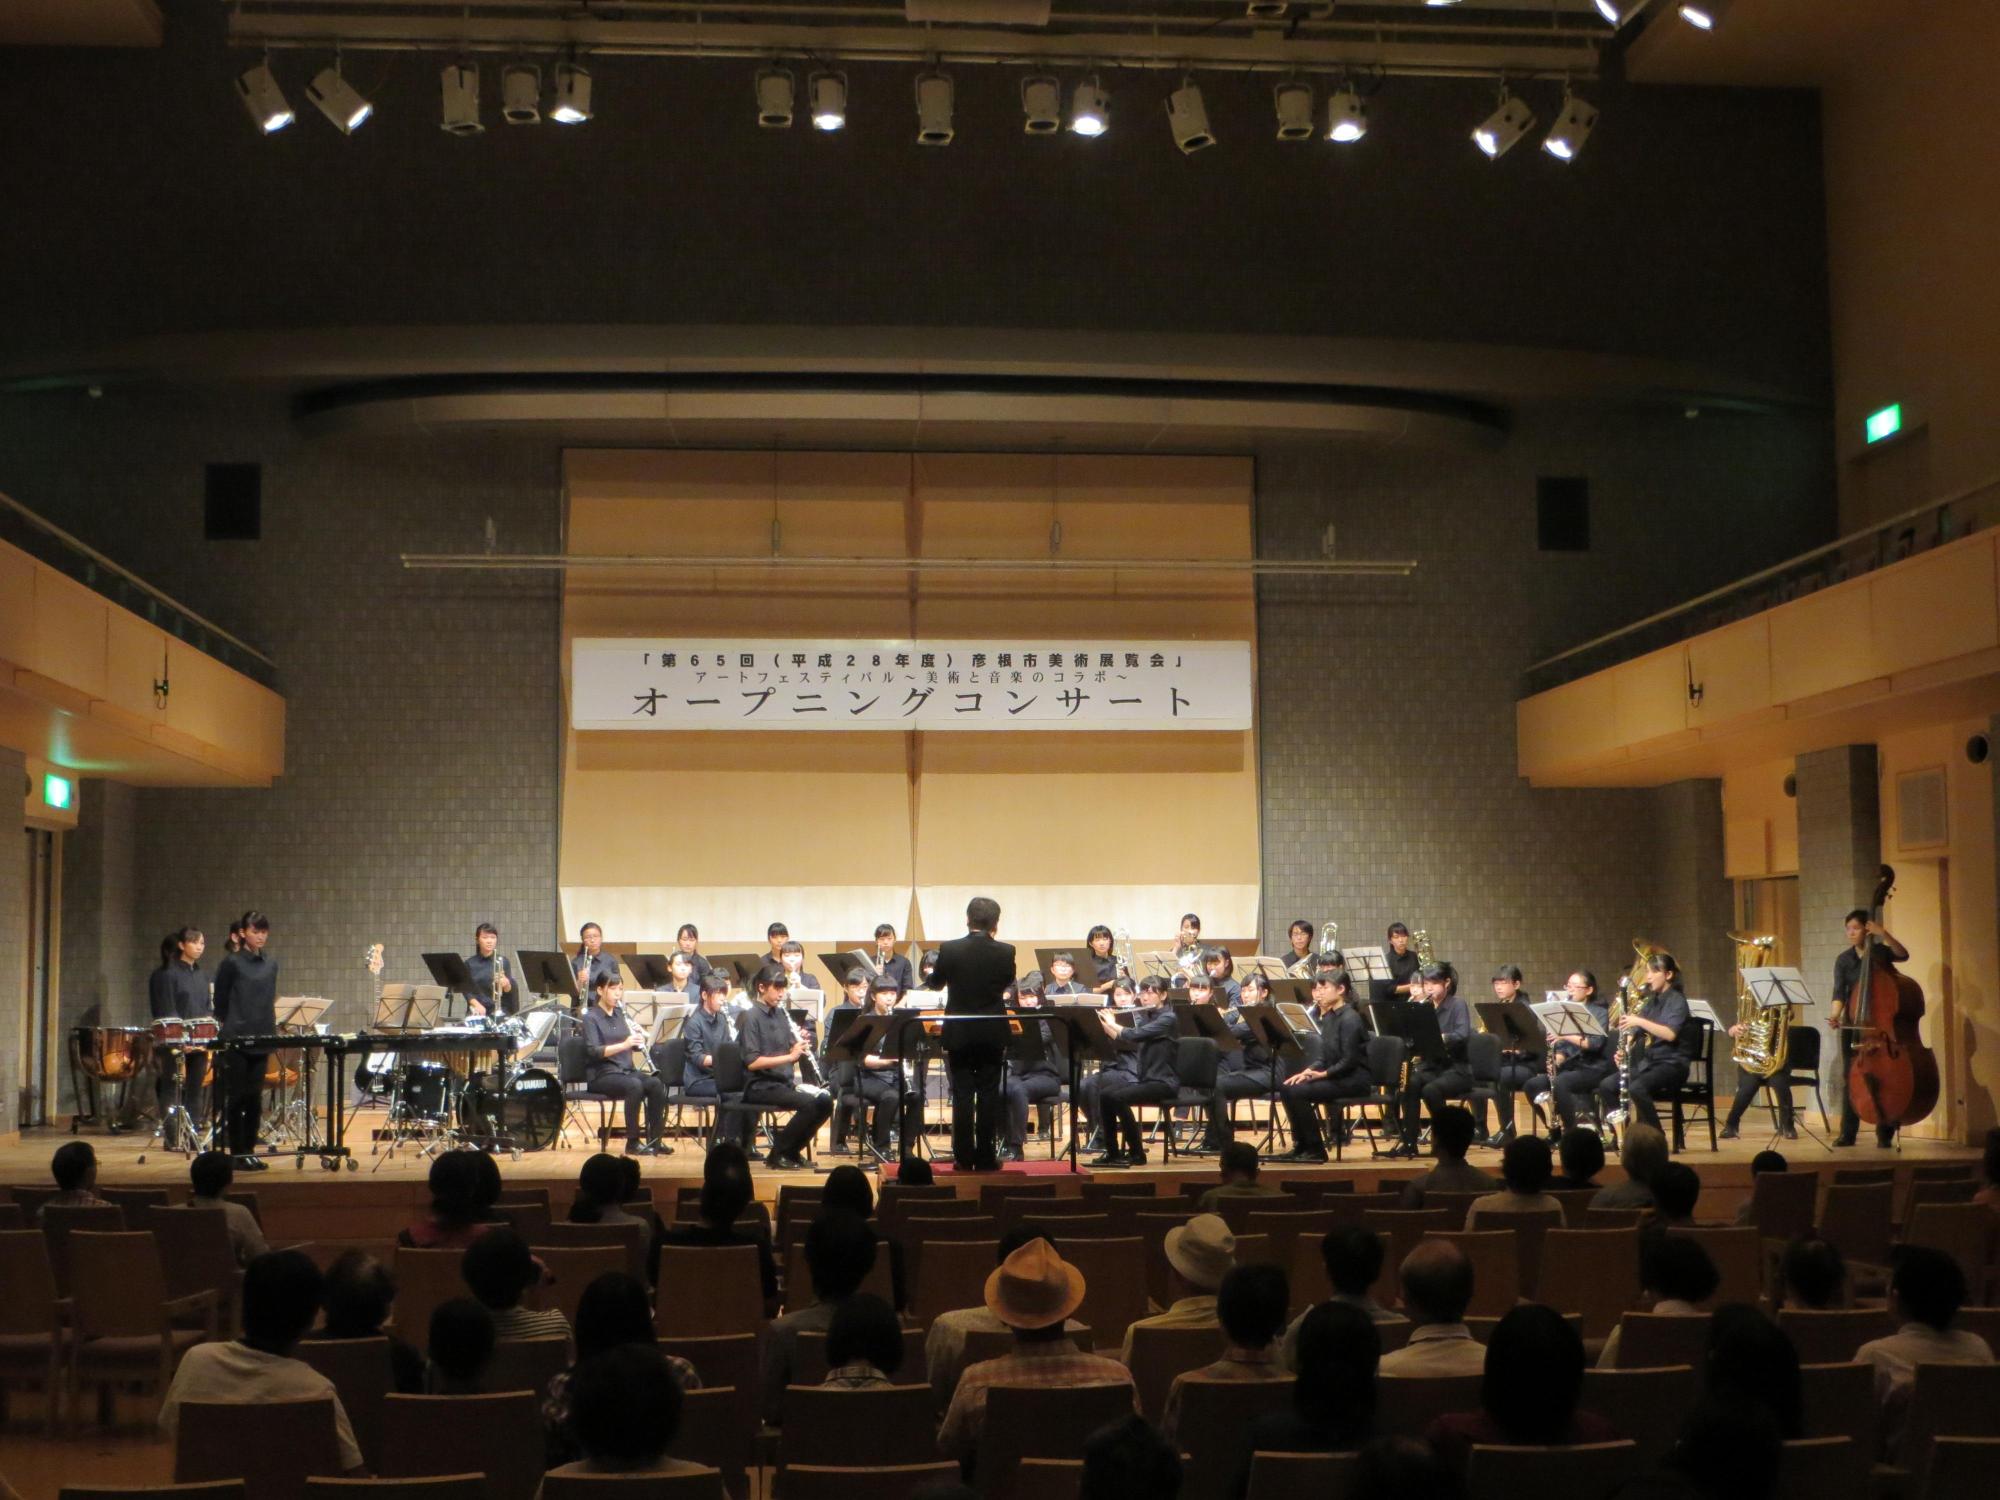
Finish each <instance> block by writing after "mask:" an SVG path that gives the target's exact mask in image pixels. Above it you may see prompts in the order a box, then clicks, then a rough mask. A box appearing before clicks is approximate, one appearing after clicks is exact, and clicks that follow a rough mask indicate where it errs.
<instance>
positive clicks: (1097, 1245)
mask: <svg viewBox="0 0 2000 1500" xmlns="http://www.w3.org/2000/svg"><path fill="white" fill-rule="evenodd" d="M1139 1253H1140V1242H1139V1241H1138V1240H1074V1241H1068V1242H1065V1243H1064V1244H1063V1246H1062V1257H1063V1259H1064V1260H1066V1261H1068V1262H1069V1263H1070V1264H1071V1265H1073V1266H1075V1267H1076V1268H1077V1270H1079V1271H1081V1272H1082V1273H1083V1303H1082V1305H1081V1306H1079V1307H1078V1308H1077V1310H1076V1318H1077V1320H1078V1321H1079V1322H1082V1323H1088V1324H1089V1325H1090V1326H1091V1328H1092V1330H1094V1331H1095V1333H1096V1335H1097V1344H1098V1347H1099V1348H1101V1349H1106V1350H1113V1349H1121V1348H1123V1347H1124V1344H1125V1330H1126V1328H1127V1327H1128V1326H1129V1325H1131V1324H1133V1323H1136V1322H1138V1321H1139V1319H1141V1318H1143V1317H1145V1316H1146V1283H1145V1280H1144V1278H1142V1277H1139V1276H1135V1275H1133V1274H1132V1270H1133V1263H1134V1262H1135V1261H1137V1260H1138V1258H1139ZM1161 1254H1162V1256H1163V1257H1164V1255H1165V1251H1164V1249H1163V1250H1162V1252H1161ZM1052 1456H1053V1457H1058V1458H1060V1457H1062V1455H1061V1454H1055V1455H1052Z"/></svg>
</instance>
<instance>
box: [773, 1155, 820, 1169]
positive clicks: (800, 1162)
mask: <svg viewBox="0 0 2000 1500" xmlns="http://www.w3.org/2000/svg"><path fill="white" fill-rule="evenodd" d="M767 1164H768V1165H770V1166H773V1167H776V1168H777V1169H778V1170H779V1171H780V1172H810V1171H811V1170H812V1168H811V1167H809V1166H808V1165H806V1161H805V1158H804V1157H801V1156H777V1155H773V1156H772V1157H770V1158H769V1161H768V1163H767Z"/></svg>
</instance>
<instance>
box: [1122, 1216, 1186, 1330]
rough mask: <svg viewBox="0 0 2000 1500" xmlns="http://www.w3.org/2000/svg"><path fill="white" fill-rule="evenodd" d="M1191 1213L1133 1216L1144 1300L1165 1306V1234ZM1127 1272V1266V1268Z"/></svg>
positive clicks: (1176, 1227)
mask: <svg viewBox="0 0 2000 1500" xmlns="http://www.w3.org/2000/svg"><path fill="white" fill-rule="evenodd" d="M1193 1217H1194V1215H1193V1214H1192V1213H1191V1212H1189V1211H1188V1210H1187V1209H1185V1208H1182V1209H1169V1210H1165V1211H1163V1212H1158V1213H1142V1214H1135V1215H1134V1216H1133V1220H1132V1222H1133V1225H1134V1227H1135V1228H1136V1229H1137V1230H1138V1234H1139V1242H1140V1244H1141V1245H1142V1246H1144V1250H1143V1251H1142V1254H1143V1256H1144V1277H1143V1283H1144V1285H1143V1291H1144V1295H1145V1297H1146V1300H1148V1301H1149V1302H1153V1303H1156V1304H1157V1305H1159V1306H1160V1307H1165V1306H1166V1305H1167V1302H1168V1300H1169V1298H1168V1296H1167V1235H1168V1233H1169V1232H1170V1231H1172V1230H1175V1229H1179V1228H1180V1227H1181V1226H1182V1225H1184V1224H1186V1223H1187V1221H1188V1220H1189V1219H1191V1218H1193ZM1128 1274H1129V1269H1128Z"/></svg>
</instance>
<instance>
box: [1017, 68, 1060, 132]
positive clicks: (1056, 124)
mask: <svg viewBox="0 0 2000 1500" xmlns="http://www.w3.org/2000/svg"><path fill="white" fill-rule="evenodd" d="M1021 113H1022V114H1023V115H1025V116H1026V117H1027V119H1026V123H1025V124H1024V125H1023V126H1022V128H1023V129H1024V130H1026V131H1027V132H1028V134H1029V135H1054V134H1055V133H1056V132H1057V131H1059V130H1061V129H1062V85H1061V84H1060V83H1058V82H1057V81H1056V80H1055V79H1053V78H1051V77H1050V76H1049V75H1048V74H1046V73H1036V74H1034V75H1033V76H1032V77H1028V78H1023V79H1022V80H1021Z"/></svg>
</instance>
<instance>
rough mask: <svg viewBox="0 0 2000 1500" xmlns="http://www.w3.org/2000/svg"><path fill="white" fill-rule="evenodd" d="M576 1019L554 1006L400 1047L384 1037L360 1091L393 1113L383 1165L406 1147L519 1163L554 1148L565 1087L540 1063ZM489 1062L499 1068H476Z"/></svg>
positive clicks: (408, 1039) (440, 1031) (473, 1020)
mask: <svg viewBox="0 0 2000 1500" xmlns="http://www.w3.org/2000/svg"><path fill="white" fill-rule="evenodd" d="M568 1019H569V1017H568V1015H567V1012H566V1011H565V1010H564V1008H563V1007H562V1006H560V1005H559V1004H553V1003H552V1004H547V1005H539V1006H535V1007H532V1008H530V1009H528V1010H524V1011H522V1012H520V1013H519V1014H516V1015H511V1016H499V1017H494V1018H488V1017H484V1016H478V1017H469V1018H467V1019H466V1020H464V1021H460V1022H457V1023H455V1024H452V1025H449V1026H438V1027H432V1028H430V1029H428V1030H424V1031H412V1032H405V1033H403V1034H402V1035H400V1036H398V1037H396V1038H395V1039H394V1043H393V1046H392V1045H391V1044H390V1042H389V1039H388V1038H381V1039H379V1045H380V1046H381V1047H382V1049H383V1050H379V1051H375V1052H371V1053H369V1054H367V1055H366V1056H365V1057H364V1059H363V1061H362V1063H361V1066H360V1067H359V1068H358V1069H357V1070H356V1072H355V1082H356V1084H357V1086H358V1087H360V1088H361V1089H362V1090H363V1091H365V1092H366V1094H367V1095H368V1096H369V1097H370V1098H371V1099H380V1100H382V1101H383V1102H384V1103H386V1105H387V1119H386V1121H385V1122H384V1125H383V1127H382V1130H381V1131H380V1133H379V1136H378V1138H377V1140H376V1143H375V1147H374V1150H375V1151H376V1152H378V1153H383V1154H382V1155H381V1158H380V1160H378V1161H377V1162H376V1167H377V1168H379V1167H380V1166H381V1164H382V1162H383V1161H386V1160H388V1159H389V1158H390V1157H393V1156H394V1155H395V1154H396V1152H397V1151H398V1150H399V1149H400V1148H402V1147H403V1146H406V1145H409V1146H414V1147H415V1148H416V1149H417V1151H418V1154H419V1155H422V1156H430V1155H433V1154H435V1153H436V1152H438V1151H442V1150H447V1149H450V1148H451V1147H454V1146H474V1147H484V1148H488V1149H493V1150H502V1151H511V1152H512V1153H513V1154H514V1155H515V1157H517V1158H518V1157H519V1156H520V1154H521V1153H522V1152H524V1151H546V1150H548V1149H550V1148H551V1147H553V1146H554V1145H555V1143H556V1138H557V1136H558V1135H559V1134H560V1133H561V1130H562V1116H563V1092H562V1084H561V1083H560V1081H558V1079H557V1078H556V1075H555V1074H554V1073H551V1072H550V1071H549V1070H548V1069H546V1068H542V1067H537V1066H535V1063H534V1059H535V1055H536V1054H537V1053H538V1052H540V1051H541V1050H542V1048H543V1047H544V1046H546V1045H548V1044H549V1042H550V1039H551V1037H552V1036H553V1034H554V1033H555V1030H556V1027H557V1026H558V1025H559V1024H561V1023H563V1022H566V1021H568ZM427 1053H428V1054H429V1055H426V1054H427ZM489 1055H493V1056H495V1061H494V1063H493V1065H492V1066H490V1067H485V1066H478V1067H476V1066H475V1065H474V1062H475V1058H478V1059H479V1060H480V1061H482V1062H483V1061H484V1059H485V1058H486V1057H487V1056H489Z"/></svg>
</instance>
